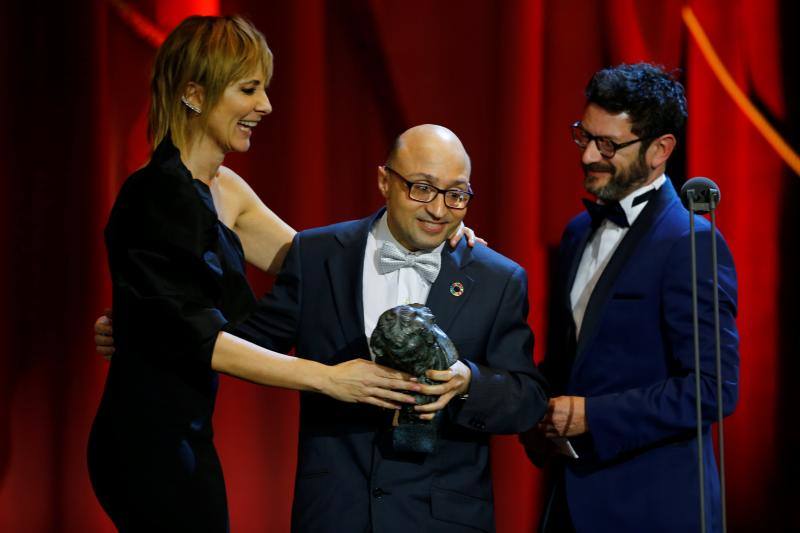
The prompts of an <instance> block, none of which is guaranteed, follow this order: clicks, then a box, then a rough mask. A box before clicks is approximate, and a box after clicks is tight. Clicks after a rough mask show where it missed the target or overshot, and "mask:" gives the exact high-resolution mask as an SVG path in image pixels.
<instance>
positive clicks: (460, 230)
mask: <svg viewBox="0 0 800 533" xmlns="http://www.w3.org/2000/svg"><path fill="white" fill-rule="evenodd" d="M464 236H466V237H467V245H469V247H470V248H471V247H473V246H475V243H476V242H479V243H481V244H483V245H484V246H488V244H489V243H488V242H486V241H485V240H483V239H481V238H480V237H476V236H475V232H474V231H473V230H472V229H471V228H468V227H466V226H465V225H464V223H463V222H462V223H461V224H459V225H458V227H457V228H456V230H455V231H454V232H453V234H452V235H450V236H449V237H448V238H447V240H448V241H449V242H450V246H451V247H452V248H455V247H456V246H458V241H460V240H461V237H464Z"/></svg>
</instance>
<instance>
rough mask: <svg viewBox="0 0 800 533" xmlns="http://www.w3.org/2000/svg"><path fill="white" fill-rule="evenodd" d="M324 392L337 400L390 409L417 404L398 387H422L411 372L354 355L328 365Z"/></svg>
mask: <svg viewBox="0 0 800 533" xmlns="http://www.w3.org/2000/svg"><path fill="white" fill-rule="evenodd" d="M321 389H322V392H323V393H325V394H327V395H328V396H330V397H332V398H335V399H337V400H340V401H343V402H349V403H368V404H370V405H376V406H378V407H385V408H388V409H399V408H400V406H401V404H404V403H408V404H415V403H416V401H415V400H414V397H413V396H409V395H408V394H403V393H402V392H397V391H412V392H418V391H419V390H420V385H419V383H416V382H414V381H411V376H410V375H408V374H406V373H404V372H400V371H399V370H392V369H391V368H386V367H384V366H381V365H378V364H376V363H373V362H372V361H367V360H366V359H353V360H350V361H345V362H344V363H339V364H338V365H335V366H330V367H328V373H327V379H326V380H325V381H324V384H323V386H322V388H321Z"/></svg>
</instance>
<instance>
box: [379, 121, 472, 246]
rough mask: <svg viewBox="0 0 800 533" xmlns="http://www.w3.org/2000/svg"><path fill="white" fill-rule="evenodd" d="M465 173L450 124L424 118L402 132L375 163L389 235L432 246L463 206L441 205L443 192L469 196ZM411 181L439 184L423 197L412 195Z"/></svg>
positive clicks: (457, 220) (427, 186)
mask: <svg viewBox="0 0 800 533" xmlns="http://www.w3.org/2000/svg"><path fill="white" fill-rule="evenodd" d="M469 175H470V160H469V156H468V155H467V151H466V150H465V149H464V145H463V144H461V141H460V140H459V139H458V137H456V135H455V134H454V133H453V132H452V131H450V130H449V129H447V128H445V127H443V126H437V125H435V124H423V125H421V126H414V127H413V128H411V129H409V130H406V131H405V132H403V133H402V134H401V135H400V136H399V137H398V138H397V140H396V141H395V143H394V146H393V147H392V150H391V152H390V153H389V156H388V158H387V160H386V165H385V166H383V167H379V168H378V188H379V189H380V191H381V194H382V195H383V197H384V198H386V209H387V222H388V224H389V230H390V231H391V232H392V235H393V236H394V238H395V239H396V240H397V241H398V242H399V243H400V244H402V245H403V246H405V247H406V248H407V249H408V250H410V251H416V250H429V249H433V248H436V247H437V246H439V245H440V244H441V243H442V242H444V240H445V239H446V238H447V237H448V236H449V235H450V234H451V233H452V232H453V231H454V230H455V229H456V227H457V226H458V225H459V224H461V221H462V220H463V218H464V215H466V211H467V210H466V202H465V204H464V205H465V207H464V208H461V209H458V208H453V207H449V206H448V205H446V204H445V197H444V194H443V193H442V192H443V191H451V192H450V193H448V196H459V194H460V195H461V196H462V197H466V201H468V200H469V196H468V195H469V194H471V192H472V190H471V188H470V186H469ZM412 187H415V189H414V190H417V189H421V190H425V191H427V192H431V193H435V191H436V190H437V189H438V190H439V192H440V194H436V196H435V197H434V198H433V200H431V201H430V202H427V203H426V202H422V201H419V200H415V199H413V198H412V197H411V194H410V192H411V188H412ZM418 196H419V195H417V196H415V198H416V197H418ZM448 202H451V200H448ZM451 205H454V204H453V203H452V202H451Z"/></svg>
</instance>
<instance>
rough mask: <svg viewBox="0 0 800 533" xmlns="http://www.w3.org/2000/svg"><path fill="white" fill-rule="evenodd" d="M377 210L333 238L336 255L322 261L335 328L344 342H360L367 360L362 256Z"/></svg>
mask: <svg viewBox="0 0 800 533" xmlns="http://www.w3.org/2000/svg"><path fill="white" fill-rule="evenodd" d="M383 211H384V209H381V210H380V211H378V212H377V213H376V214H374V215H372V216H370V217H367V218H364V219H361V220H359V221H358V222H356V223H355V224H354V225H352V226H348V227H347V228H346V229H344V230H342V231H341V232H340V233H337V234H336V239H337V240H338V241H339V244H341V249H340V250H339V251H338V253H334V254H332V255H331V256H330V257H329V258H328V260H327V261H326V267H327V271H328V282H329V283H330V287H331V293H332V294H333V301H334V305H335V307H336V314H337V316H338V319H339V324H340V326H341V327H342V333H343V334H344V337H345V339H346V340H347V342H348V343H349V342H352V341H353V340H354V339H359V340H363V341H364V343H365V347H364V350H363V354H362V355H364V356H365V357H369V350H367V349H366V336H365V335H364V302H363V295H362V291H363V283H364V276H363V272H364V253H365V250H366V247H367V236H368V235H369V231H370V229H371V228H372V225H373V224H374V222H375V221H376V220H377V219H378V218H379V217H380V216H381V215H382V214H383Z"/></svg>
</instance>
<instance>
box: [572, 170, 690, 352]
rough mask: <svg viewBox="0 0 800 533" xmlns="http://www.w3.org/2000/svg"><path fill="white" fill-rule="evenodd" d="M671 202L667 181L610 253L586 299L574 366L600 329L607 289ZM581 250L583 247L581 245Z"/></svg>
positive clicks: (668, 182) (672, 194)
mask: <svg viewBox="0 0 800 533" xmlns="http://www.w3.org/2000/svg"><path fill="white" fill-rule="evenodd" d="M675 199H676V194H675V189H674V188H673V187H672V184H671V183H670V181H669V179H667V181H666V182H664V184H663V185H662V186H661V187H660V188H659V189H658V190H657V192H656V193H654V194H653V195H652V196H651V197H650V200H649V201H648V202H647V205H646V206H645V208H644V210H643V211H642V212H641V214H640V215H639V216H638V217H637V218H636V221H635V222H634V223H633V225H632V226H631V228H630V230H628V233H626V234H625V236H624V237H623V238H622V241H621V242H620V243H619V246H618V247H617V249H616V251H614V255H613V256H612V257H611V260H610V261H609V262H608V264H607V265H606V268H605V269H604V270H603V273H602V275H601V276H600V279H599V280H598V281H597V285H595V288H594V291H592V295H591V297H590V298H589V303H588V304H587V306H586V313H585V314H584V316H583V322H582V323H581V331H580V334H579V336H578V346H577V349H576V351H575V353H576V363H577V362H578V361H579V360H580V358H581V356H582V355H583V352H584V350H585V348H586V346H588V344H589V343H590V342H591V341H592V339H593V338H594V336H595V335H596V334H597V328H598V327H599V326H600V322H601V319H602V312H603V308H604V307H605V303H606V302H607V301H608V299H609V297H610V296H611V290H612V288H613V286H614V282H615V281H616V279H617V277H618V276H619V274H620V272H621V271H622V269H623V268H624V267H625V265H626V264H627V262H628V260H629V259H630V257H631V255H632V254H633V253H634V251H635V250H636V248H637V245H638V244H639V243H640V242H641V240H642V239H643V238H644V236H645V235H647V234H648V233H649V232H650V231H652V229H653V226H654V224H655V222H656V220H657V218H658V216H659V215H660V214H661V213H663V212H664V210H665V209H666V208H667V206H668V205H669V204H670V203H671V202H672V201H674V200H675ZM583 248H585V244H584V247H583ZM583 248H581V249H580V253H582V252H583ZM573 279H574V277H573ZM570 286H571V285H570Z"/></svg>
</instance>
